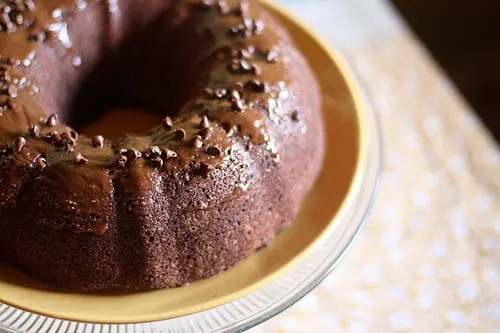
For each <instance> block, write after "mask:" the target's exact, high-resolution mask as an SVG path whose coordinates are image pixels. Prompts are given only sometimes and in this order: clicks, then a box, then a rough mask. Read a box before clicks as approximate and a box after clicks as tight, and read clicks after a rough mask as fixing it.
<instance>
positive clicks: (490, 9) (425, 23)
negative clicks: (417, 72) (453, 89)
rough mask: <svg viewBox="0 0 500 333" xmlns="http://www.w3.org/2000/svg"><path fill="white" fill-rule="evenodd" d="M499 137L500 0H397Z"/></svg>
mask: <svg viewBox="0 0 500 333" xmlns="http://www.w3.org/2000/svg"><path fill="white" fill-rule="evenodd" d="M392 2H393V4H394V5H395V6H396V8H397V9H398V10H399V11H400V13H401V14H402V15H403V17H404V18H405V19H406V22H407V23H408V24H409V25H410V26H411V28H412V29H413V31H414V32H415V33H416V35H417V36H418V37H419V38H420V39H421V40H422V41H423V43H424V44H425V45H426V46H427V48H428V49H429V50H430V51H431V53H432V55H433V56H434V58H435V59H436V60H437V61H438V62H439V64H440V65H441V66H442V67H443V68H444V69H445V71H447V72H448V74H449V76H450V77H451V78H452V80H453V81H454V82H455V83H456V85H457V87H458V89H459V90H460V91H461V92H462V94H463V95H464V96H465V98H466V99H467V100H468V101H469V103H470V104H471V105H472V107H473V108H474V109H475V110H476V112H477V113H478V114H479V116H480V117H481V118H482V119H483V122H484V123H485V124H486V126H488V127H489V128H490V130H491V131H492V133H493V134H494V135H495V137H496V139H497V140H498V141H500V0H473V1H460V0H392Z"/></svg>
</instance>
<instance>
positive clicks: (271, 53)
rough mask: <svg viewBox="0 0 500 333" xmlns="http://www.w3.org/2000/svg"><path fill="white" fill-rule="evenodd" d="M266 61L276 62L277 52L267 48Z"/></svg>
mask: <svg viewBox="0 0 500 333" xmlns="http://www.w3.org/2000/svg"><path fill="white" fill-rule="evenodd" d="M266 61H267V62H270V63H276V62H277V61H278V53H276V51H274V50H269V51H268V52H267V54H266Z"/></svg>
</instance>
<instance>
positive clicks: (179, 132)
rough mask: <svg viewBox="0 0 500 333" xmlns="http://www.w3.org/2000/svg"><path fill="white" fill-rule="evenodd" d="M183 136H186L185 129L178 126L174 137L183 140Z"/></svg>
mask: <svg viewBox="0 0 500 333" xmlns="http://www.w3.org/2000/svg"><path fill="white" fill-rule="evenodd" d="M185 137H186V131H185V130H183V129H182V128H179V129H178V130H176V131H175V133H174V138H175V139H177V140H184V138H185Z"/></svg>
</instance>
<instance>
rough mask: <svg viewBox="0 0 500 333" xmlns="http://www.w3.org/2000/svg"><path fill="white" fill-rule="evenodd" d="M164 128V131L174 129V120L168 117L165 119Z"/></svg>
mask: <svg viewBox="0 0 500 333" xmlns="http://www.w3.org/2000/svg"><path fill="white" fill-rule="evenodd" d="M162 125H163V128H164V129H167V130H169V129H172V126H174V122H173V121H172V118H170V117H169V116H166V117H165V118H163V123H162Z"/></svg>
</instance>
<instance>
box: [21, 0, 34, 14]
mask: <svg viewBox="0 0 500 333" xmlns="http://www.w3.org/2000/svg"><path fill="white" fill-rule="evenodd" d="M24 6H25V7H26V9H27V10H28V11H30V12H32V11H34V10H35V2H34V1H33V0H24Z"/></svg>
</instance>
